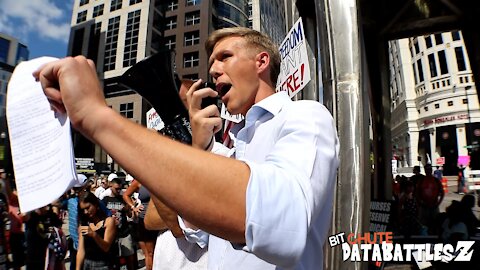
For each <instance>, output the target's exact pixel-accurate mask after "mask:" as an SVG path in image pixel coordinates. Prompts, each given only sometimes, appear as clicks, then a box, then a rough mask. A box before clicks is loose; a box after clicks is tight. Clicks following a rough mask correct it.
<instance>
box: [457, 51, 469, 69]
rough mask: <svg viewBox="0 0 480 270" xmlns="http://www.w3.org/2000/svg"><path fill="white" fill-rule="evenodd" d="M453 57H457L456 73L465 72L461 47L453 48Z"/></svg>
mask: <svg viewBox="0 0 480 270" xmlns="http://www.w3.org/2000/svg"><path fill="white" fill-rule="evenodd" d="M455 56H456V57H457V67H458V71H465V70H467V67H466V65H465V57H464V56H463V49H462V47H455Z"/></svg>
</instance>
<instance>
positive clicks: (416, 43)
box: [413, 40, 420, 54]
mask: <svg viewBox="0 0 480 270" xmlns="http://www.w3.org/2000/svg"><path fill="white" fill-rule="evenodd" d="M413 45H414V46H415V54H418V53H420V47H418V41H417V40H415V43H414V44H413Z"/></svg>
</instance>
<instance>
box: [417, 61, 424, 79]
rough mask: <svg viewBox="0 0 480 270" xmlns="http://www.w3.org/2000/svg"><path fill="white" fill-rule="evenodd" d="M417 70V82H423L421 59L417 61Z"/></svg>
mask: <svg viewBox="0 0 480 270" xmlns="http://www.w3.org/2000/svg"><path fill="white" fill-rule="evenodd" d="M417 69H418V81H419V82H423V80H424V78H423V65H422V59H418V61H417Z"/></svg>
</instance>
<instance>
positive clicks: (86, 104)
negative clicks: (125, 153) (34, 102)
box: [33, 56, 108, 137]
mask: <svg viewBox="0 0 480 270" xmlns="http://www.w3.org/2000/svg"><path fill="white" fill-rule="evenodd" d="M33 76H34V77H35V78H36V79H37V80H39V81H40V83H41V85H42V88H43V91H44V93H45V95H46V96H47V98H48V100H49V101H50V104H51V106H52V108H53V109H54V110H55V111H58V112H67V114H68V116H69V117H70V121H71V122H72V125H73V127H74V128H75V129H77V130H79V131H81V132H82V133H84V134H85V135H87V136H88V137H90V135H91V134H92V132H94V129H95V126H94V124H95V122H96V121H86V119H87V118H92V117H99V114H98V112H100V111H101V109H105V108H108V107H107V105H106V103H105V97H104V96H103V91H102V89H101V87H100V83H99V81H98V77H97V73H96V69H95V64H94V63H93V61H92V60H89V59H86V58H85V57H83V56H76V57H67V58H64V59H61V60H58V61H54V62H51V63H48V64H46V65H44V66H42V67H41V68H39V69H38V70H37V71H35V72H34V73H33Z"/></svg>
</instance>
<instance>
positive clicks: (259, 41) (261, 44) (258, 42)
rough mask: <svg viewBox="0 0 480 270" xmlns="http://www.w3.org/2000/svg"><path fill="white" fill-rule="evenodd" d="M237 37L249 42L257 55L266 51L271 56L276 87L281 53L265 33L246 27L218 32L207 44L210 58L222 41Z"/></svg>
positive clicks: (224, 29) (272, 78) (271, 67)
mask: <svg viewBox="0 0 480 270" xmlns="http://www.w3.org/2000/svg"><path fill="white" fill-rule="evenodd" d="M235 36H236V37H242V38H244V39H245V41H246V42H247V45H248V46H250V47H251V48H253V49H255V50H256V51H255V53H259V52H262V51H265V52H267V53H268V54H269V55H270V65H269V66H270V80H271V81H272V84H273V85H274V86H275V83H276V82H277V78H278V74H280V61H281V59H280V52H279V51H278V47H277V46H276V45H275V44H274V43H273V41H272V40H271V39H270V38H269V37H268V36H267V35H265V34H263V33H260V32H258V31H255V30H252V29H250V28H246V27H231V28H222V29H219V30H216V31H214V32H213V33H212V34H210V36H209V37H208V39H207V41H206V42H205V49H206V51H207V55H208V57H210V55H211V54H212V52H213V48H214V47H215V45H216V44H217V43H218V42H219V41H220V40H222V39H224V38H226V37H235Z"/></svg>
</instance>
